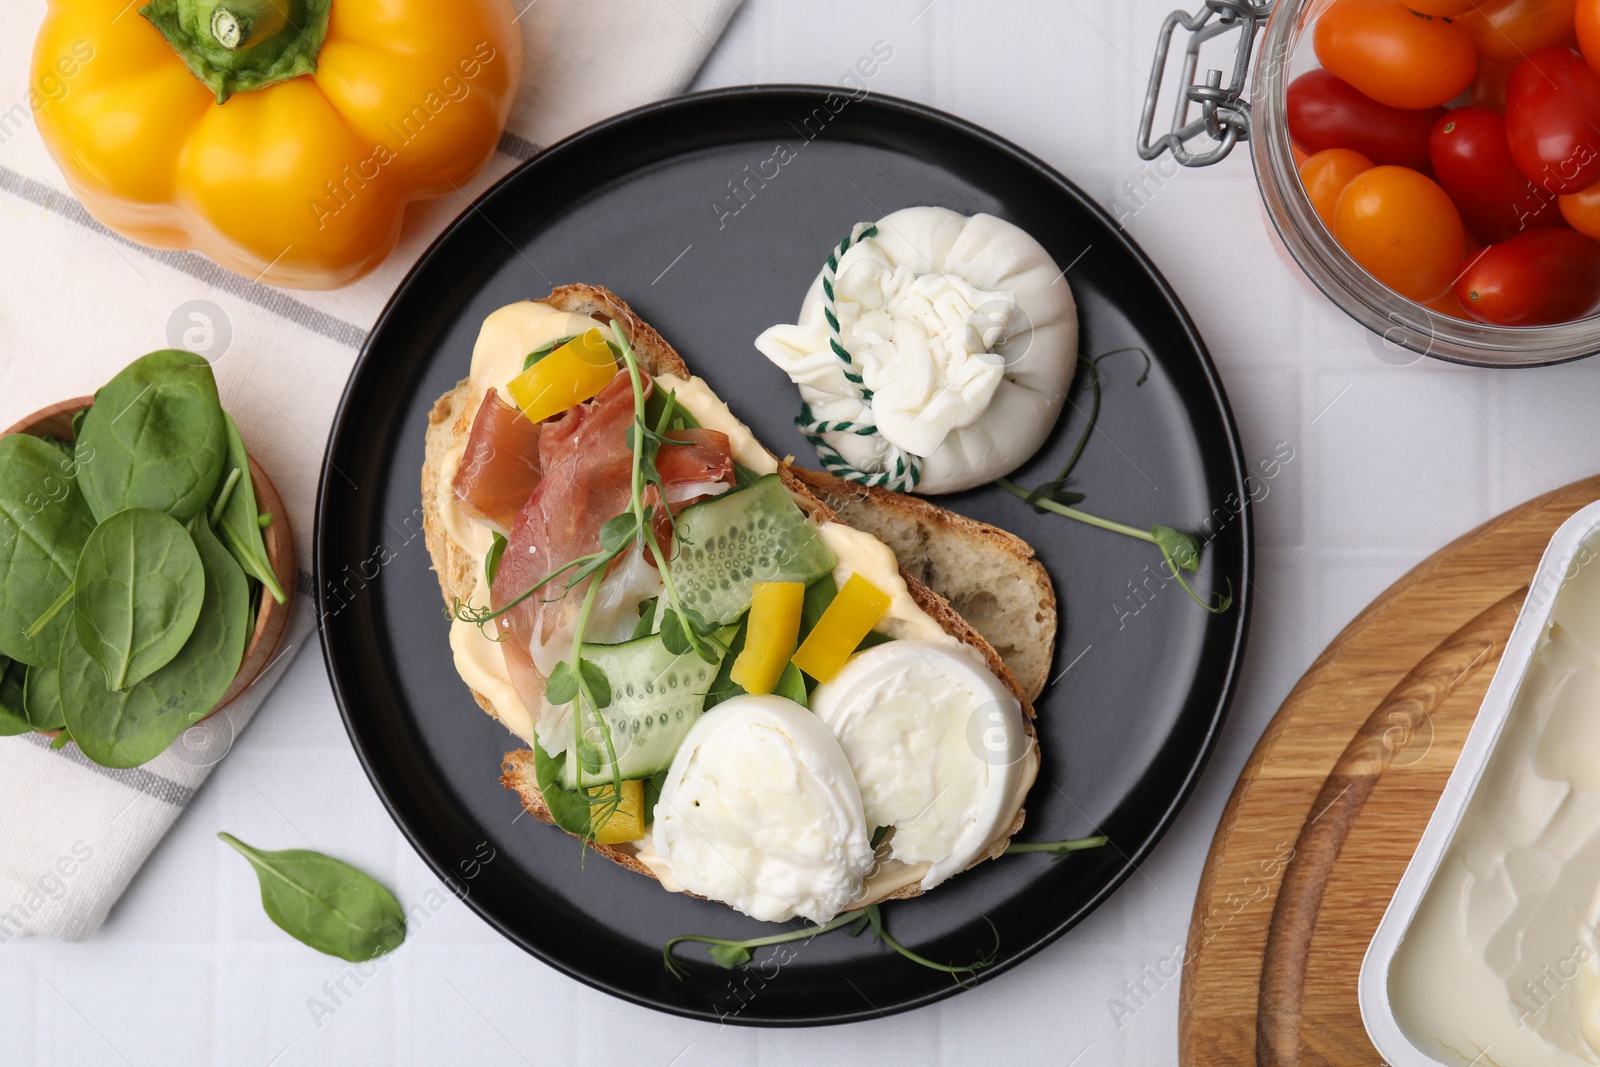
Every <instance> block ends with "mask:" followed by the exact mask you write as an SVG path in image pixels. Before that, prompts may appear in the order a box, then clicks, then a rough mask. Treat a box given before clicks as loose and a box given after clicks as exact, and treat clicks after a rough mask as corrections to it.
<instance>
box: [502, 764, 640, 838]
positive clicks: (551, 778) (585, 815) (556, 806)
mask: <svg viewBox="0 0 1600 1067" xmlns="http://www.w3.org/2000/svg"><path fill="white" fill-rule="evenodd" d="M565 762H566V760H565V757H564V755H563V757H560V758H558V757H555V756H551V755H548V754H546V752H545V750H544V746H542V745H540V744H539V742H538V741H535V742H534V743H533V773H534V778H535V780H536V781H538V783H539V792H540V793H541V794H542V795H543V796H544V803H545V807H547V808H549V809H550V818H551V819H553V820H554V821H555V824H556V825H557V826H559V827H561V828H562V829H563V830H565V831H567V832H568V833H569V834H577V835H578V836H579V837H593V836H594V831H593V830H591V829H590V828H589V811H590V807H591V806H590V804H589V801H588V799H587V798H585V797H582V796H579V795H578V791H577V790H575V789H574V790H570V791H569V790H566V789H563V788H561V768H562V764H563V763H565ZM657 795H658V796H659V795H660V794H659V792H658V794H657Z"/></svg>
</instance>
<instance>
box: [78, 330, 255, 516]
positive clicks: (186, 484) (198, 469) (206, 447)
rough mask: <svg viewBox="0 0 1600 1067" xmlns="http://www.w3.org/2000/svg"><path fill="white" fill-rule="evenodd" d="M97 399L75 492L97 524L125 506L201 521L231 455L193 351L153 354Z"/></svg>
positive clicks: (218, 408)
mask: <svg viewBox="0 0 1600 1067" xmlns="http://www.w3.org/2000/svg"><path fill="white" fill-rule="evenodd" d="M94 396H95V400H94V406H93V407H92V408H90V409H89V413H88V414H87V415H85V416H84V417H83V428H82V429H83V433H82V436H81V437H80V438H79V439H78V450H79V452H80V454H81V455H82V456H83V459H82V460H81V462H80V463H79V464H78V485H79V488H80V489H82V491H83V496H84V499H85V500H87V501H88V502H89V510H90V511H92V512H93V513H94V517H95V518H96V519H97V520H100V521H104V520H105V519H107V518H109V517H110V516H112V515H114V514H116V513H117V512H119V511H121V510H123V509H124V508H130V507H143V508H154V509H155V510H156V511H165V512H166V513H167V514H169V515H171V516H172V517H173V518H175V519H177V520H178V521H179V522H188V521H189V520H190V519H192V518H194V517H195V516H196V515H198V514H200V512H201V511H202V510H203V509H204V508H205V506H206V504H207V502H208V501H210V499H211V493H212V490H214V489H215V488H216V487H217V481H218V480H219V478H220V477H221V475H222V467H223V461H224V460H225V459H226V457H227V452H228V431H227V427H226V424H225V422H224V420H223V416H222V404H221V402H220V401H219V400H218V399H217V382H216V379H215V378H214V377H213V376H212V374H211V364H209V363H207V362H206V361H205V359H204V358H202V357H200V356H197V355H195V354H194V353H193V352H180V351H178V350H176V349H165V350H163V351H160V352H152V353H150V354H149V355H148V356H142V357H140V358H139V359H136V360H134V361H133V362H132V363H131V364H129V365H128V366H127V367H126V368H124V369H123V371H122V372H121V373H120V374H118V375H117V376H116V377H115V378H112V379H111V381H109V382H107V383H106V384H105V386H104V387H102V388H101V389H100V391H99V392H97V393H96V394H95V395H94Z"/></svg>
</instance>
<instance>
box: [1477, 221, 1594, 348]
mask: <svg viewBox="0 0 1600 1067" xmlns="http://www.w3.org/2000/svg"><path fill="white" fill-rule="evenodd" d="M1455 294H1456V298H1457V299H1459V300H1460V301H1461V306H1462V307H1463V308H1465V309H1466V312H1467V314H1468V315H1470V316H1472V317H1473V318H1475V319H1477V320H1478V321H1479V322H1487V323H1490V324H1492V325H1495V326H1548V325H1550V324H1551V323H1556V322H1571V321H1572V320H1573V319H1581V318H1583V317H1584V316H1585V315H1588V314H1590V313H1591V312H1593V311H1594V310H1595V308H1596V307H1600V244H1597V243H1596V242H1594V241H1593V240H1591V239H1589V238H1587V237H1585V236H1584V235H1583V234H1581V233H1574V232H1573V231H1572V230H1568V229H1565V228H1562V229H1550V228H1546V229H1542V230H1529V231H1528V232H1527V233H1522V234H1518V235H1517V236H1515V237H1513V238H1512V239H1511V240H1509V241H1502V242H1501V243H1499V244H1497V245H1490V246H1489V247H1488V248H1485V249H1484V250H1483V251H1482V252H1481V253H1479V254H1478V257H1477V258H1476V259H1474V260H1473V261H1472V262H1471V263H1470V264H1468V266H1467V269H1466V270H1464V271H1462V272H1461V278H1460V279H1459V280H1458V281H1457V282H1456V284H1455Z"/></svg>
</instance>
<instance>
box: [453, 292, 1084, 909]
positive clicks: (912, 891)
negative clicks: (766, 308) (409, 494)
mask: <svg viewBox="0 0 1600 1067" xmlns="http://www.w3.org/2000/svg"><path fill="white" fill-rule="evenodd" d="M541 303H544V304H548V305H550V306H551V307H554V308H556V309H558V310H561V311H567V312H572V313H574V314H579V315H586V316H589V317H591V318H593V319H595V320H596V321H597V322H599V323H602V324H609V322H610V321H611V320H613V319H615V320H616V321H617V322H618V323H620V324H621V325H622V328H623V330H624V331H625V332H626V333H627V335H628V341H629V343H630V345H631V346H632V348H633V350H634V353H635V354H636V355H637V356H638V358H639V363H640V365H641V366H642V367H643V368H644V369H645V370H646V371H648V372H649V373H651V374H671V375H674V376H676V377H679V378H684V379H687V378H689V377H690V376H691V375H690V371H689V368H688V367H687V365H686V364H685V363H684V362H683V360H682V358H681V357H679V355H678V354H677V352H675V351H674V350H673V349H672V347H671V346H670V345H668V344H667V343H666V341H664V340H663V339H662V338H661V336H660V335H659V334H657V333H656V332H655V331H654V330H653V329H651V328H650V327H649V326H648V325H647V324H645V323H644V322H643V321H642V320H640V319H639V317H638V316H637V315H635V314H634V313H633V311H632V310H631V309H630V308H629V307H628V306H627V305H626V304H625V303H623V302H622V300H620V299H619V298H618V297H617V296H616V295H615V294H613V293H611V292H609V291H608V290H606V289H602V288H599V287H597V286H590V285H567V286H561V287H560V288H557V289H555V290H553V291H552V292H551V293H550V295H549V296H547V297H545V298H544V299H543V300H542V301H541ZM481 400H482V397H481V396H479V395H478V394H477V390H476V389H475V388H474V387H473V385H472V383H471V381H470V379H464V380H462V381H461V382H460V383H459V384H458V385H457V386H456V387H455V388H454V389H453V390H451V391H450V392H448V393H446V394H445V395H444V396H442V397H440V398H439V400H438V402H437V403H435V404H434V407H433V410H432V411H431V412H430V413H429V416H428V434H427V449H426V457H425V462H424V466H423V471H422V505H423V531H424V535H425V538H426V541H427V545H428V551H429V554H430V555H431V556H432V558H433V565H434V570H435V571H436V572H437V573H438V575H439V585H440V588H441V591H442V592H443V594H444V599H445V602H446V603H447V604H449V603H453V602H455V601H457V600H461V601H465V600H466V599H467V598H469V597H470V596H471V594H472V592H473V589H474V587H475V586H476V584H477V574H478V567H479V565H480V561H479V560H477V559H476V558H475V557H473V556H472V554H471V553H469V552H467V551H466V550H465V549H463V548H461V546H459V545H457V544H456V543H455V542H454V540H453V539H451V538H450V536H449V535H448V534H447V533H446V531H445V527H444V523H443V520H442V519H441V518H440V515H439V509H440V505H441V501H440V499H439V493H440V489H439V486H440V477H439V474H440V467H441V465H442V463H443V462H444V457H445V455H446V454H447V453H448V452H449V451H450V450H451V449H452V448H453V447H454V446H455V445H457V444H459V443H460V442H461V441H462V439H464V438H465V436H466V435H467V433H468V432H469V431H470V429H471V425H472V419H473V416H474V415H475V414H476V413H477V410H478V405H479V403H480V402H481ZM780 473H781V475H782V477H783V480H784V484H785V485H786V486H788V488H789V489H790V491H791V492H792V493H793V494H794V496H795V498H796V502H797V503H798V504H799V505H800V507H801V509H802V510H803V511H804V512H805V513H806V514H807V515H808V516H810V517H811V518H813V519H814V520H816V521H818V522H828V521H834V520H838V521H844V522H847V523H849V524H850V525H854V526H857V527H858V528H861V529H863V530H865V531H866V532H869V533H873V534H875V535H876V536H879V537H880V538H881V539H883V540H885V541H887V542H888V543H889V544H890V546H891V547H896V542H897V541H898V542H900V543H901V544H902V545H908V546H909V545H913V544H919V545H922V546H923V547H922V548H921V549H920V550H915V551H911V552H909V556H910V559H911V561H912V562H913V564H914V565H915V566H916V567H917V568H918V569H920V570H921V571H922V572H923V573H925V574H927V575H928V576H929V577H930V578H932V579H935V580H936V582H938V583H941V584H944V586H945V588H947V589H949V590H951V592H952V593H953V594H954V595H955V596H956V597H957V598H963V597H964V598H965V599H967V600H968V601H969V602H971V603H973V604H974V605H976V607H977V608H978V609H979V611H980V614H981V615H982V616H983V617H984V618H985V619H986V622H987V624H988V625H989V626H990V627H991V628H992V629H993V631H994V633H995V634H996V635H997V638H998V639H999V640H1001V641H1002V643H1004V644H1005V645H1006V647H1008V648H1009V649H1010V650H1011V653H1012V656H1013V658H1014V659H1015V660H1016V662H1017V663H1018V664H1019V666H1020V667H1021V668H1022V669H1023V670H1024V671H1025V672H1027V676H1028V679H1029V681H1028V684H1026V685H1024V684H1023V683H1022V682H1020V681H1019V680H1018V678H1017V676H1016V675H1015V674H1013V672H1012V670H1011V669H1010V667H1008V666H1007V663H1006V662H1005V660H1004V659H1003V658H1002V657H1001V655H1000V653H999V652H997V651H996V649H995V647H994V645H992V644H991V643H990V642H989V641H988V640H986V639H985V637H984V636H983V634H981V633H980V632H979V630H978V629H976V628H975V627H974V626H973V625H972V624H970V623H969V622H968V620H966V619H965V618H963V617H962V616H961V614H960V613H958V612H957V611H956V609H955V608H954V607H952V606H951V603H950V601H949V600H947V599H946V598H945V597H944V596H941V595H940V594H939V593H938V592H935V591H934V589H933V588H930V586H929V585H928V584H925V583H924V582H923V581H921V580H920V579H919V578H918V576H917V575H916V574H915V573H911V572H910V571H909V570H908V569H907V568H906V567H905V566H904V559H905V557H902V569H901V574H902V576H903V577H904V579H905V582H906V587H907V589H908V590H909V592H910V594H911V597H912V599H913V600H915V601H916V603H917V605H918V606H919V607H921V608H922V609H923V610H924V611H925V612H927V613H928V614H929V615H930V616H931V617H932V618H933V619H934V620H935V621H936V622H937V623H938V624H939V625H940V626H941V627H943V628H944V630H945V631H946V632H947V633H949V634H951V635H952V636H954V637H956V638H957V639H959V640H961V641H962V642H964V643H965V644H967V645H969V646H971V647H972V648H973V649H975V650H976V651H977V652H978V653H979V654H980V655H982V656H983V658H984V661H985V662H986V663H987V665H988V667H989V669H990V670H991V671H992V672H993V673H994V675H995V676H996V677H997V678H999V679H1000V681H1001V683H1002V684H1004V685H1005V686H1006V688H1008V689H1009V690H1011V692H1012V693H1013V694H1014V695H1015V696H1016V697H1017V699H1018V700H1019V701H1020V702H1021V704H1022V710H1023V723H1024V728H1025V729H1026V731H1027V733H1028V735H1029V737H1030V738H1033V739H1035V740H1036V739H1037V738H1036V734H1035V732H1034V726H1033V719H1034V710H1033V705H1032V698H1033V696H1035V695H1036V694H1037V693H1038V691H1039V690H1040V689H1042V688H1043V677H1044V674H1045V672H1047V671H1048V669H1049V663H1050V658H1051V655H1052V653H1053V650H1054V642H1055V632H1056V617H1055V594H1054V591H1053V590H1052V588H1051V586H1050V580H1049V577H1048V576H1047V575H1046V574H1045V572H1044V569H1043V567H1041V566H1040V565H1039V563H1038V561H1037V560H1035V559H1034V558H1033V553H1032V551H1031V550H1030V549H1029V548H1028V546H1027V545H1026V543H1024V542H1023V541H1021V540H1020V539H1018V538H1016V537H1013V536H1012V535H1010V534H1007V533H1005V532H1004V531H1002V530H998V529H995V528H994V527H992V526H987V525H985V524H983V523H979V522H975V521H973V520H971V519H966V518H963V517H961V516H958V515H954V514H951V513H950V512H947V511H945V510H944V509H943V508H940V507H938V506H937V505H934V504H930V503H928V502H927V501H925V500H921V499H918V498H908V497H903V496H901V495H899V494H895V493H887V492H882V491H878V490H873V491H858V487H856V486H853V485H850V484H849V483H847V482H842V481H840V480H838V479H835V478H831V477H830V476H828V475H822V474H817V473H815V472H811V471H801V470H798V469H797V468H794V467H791V466H790V465H789V464H788V463H787V462H785V463H783V464H781V465H780ZM818 492H821V493H824V494H828V495H830V496H831V497H832V499H833V500H834V501H835V502H837V503H838V504H839V505H840V506H841V507H842V508H843V509H844V510H845V511H848V512H849V513H850V514H851V515H853V516H854V517H855V521H851V520H850V519H847V518H844V517H843V516H840V515H836V514H835V512H834V511H833V510H832V509H831V508H830V507H829V505H827V504H825V503H823V501H822V500H820V499H819V498H818V496H817V495H816V494H817V493H818ZM885 534H888V535H889V536H884V535H885ZM936 540H944V541H946V542H947V543H946V544H944V545H941V546H939V547H938V548H933V549H930V548H928V547H927V545H928V544H929V543H931V542H933V541H936ZM1002 578H1003V579H1004V582H1002V583H1001V584H1003V585H1004V586H1005V587H1006V592H1005V594H1004V595H1003V596H1002V595H1000V594H996V595H995V597H994V602H993V603H992V604H991V603H989V602H987V601H984V600H982V599H981V598H979V597H978V595H977V594H978V591H979V588H980V587H979V585H978V584H976V583H978V582H983V581H988V582H991V583H994V582H997V581H1000V580H1001V579H1002ZM1024 590H1025V591H1026V592H1024ZM473 697H474V699H476V700H477V702H478V705H479V706H480V707H482V708H483V709H484V710H485V711H487V712H489V713H490V714H491V715H496V717H498V715H497V714H496V709H495V707H494V705H493V703H492V702H491V701H490V700H489V699H488V698H487V697H485V696H484V695H483V694H481V693H478V692H473ZM1024 758H1026V759H1030V760H1032V761H1034V765H1035V769H1036V768H1037V764H1038V759H1039V755H1038V745H1037V744H1036V743H1035V744H1033V745H1032V746H1030V750H1029V752H1028V754H1027V756H1025V757H1024ZM500 780H501V782H502V784H504V785H505V786H506V788H508V789H512V790H515V791H516V792H517V793H518V795H519V796H520V797H521V800H522V805H523V808H524V809H525V810H526V811H527V812H528V813H529V814H530V815H532V816H533V817H534V818H535V819H538V820H539V821H541V822H545V823H553V822H554V820H553V819H552V818H551V815H550V810H549V807H548V806H547V805H546V804H545V801H544V797H543V795H542V794H541V793H540V791H539V787H538V783H537V778H536V775H535V772H534V756H533V752H532V751H530V750H526V749H524V750H520V751H514V752H508V753H506V756H505V760H504V764H503V766H502V774H501V779H500ZM1024 814H1025V812H1024V811H1022V810H1018V812H1017V814H1016V816H1015V818H1014V819H1013V820H1012V822H1011V825H1010V826H1009V827H1007V828H1006V830H1005V831H1004V832H1003V833H1001V834H999V835H998V836H997V837H996V838H995V839H994V841H992V842H991V843H990V845H989V847H988V848H987V849H985V851H984V852H983V854H982V855H980V856H979V857H978V858H977V859H975V860H974V861H973V862H974V863H978V862H981V861H982V860H984V859H989V858H993V857H995V856H998V855H1000V854H1001V853H1002V852H1004V851H1005V848H1006V845H1007V844H1008V843H1009V841H1010V839H1011V836H1012V835H1013V834H1015V833H1016V832H1017V830H1019V829H1020V828H1021V827H1022V822H1023V818H1024ZM589 847H591V848H593V849H594V850H595V851H596V852H599V853H600V854H601V855H603V856H605V857H606V858H608V859H610V860H613V861H614V862H616V863H618V864H621V865H622V866H624V867H627V868H628V869H629V870H633V871H637V872H639V873H640V874H645V875H650V876H651V877H654V874H653V873H652V872H651V870H650V868H649V867H648V866H646V865H645V864H644V863H642V862H641V861H640V860H639V858H638V856H637V854H636V848H635V847H634V846H633V845H631V844H622V845H603V844H596V843H594V842H590V843H589ZM895 862H896V861H890V864H891V865H892V864H894V863H895ZM901 866H902V867H903V866H904V865H901ZM908 870H909V869H908ZM889 873H890V874H891V875H892V874H893V873H894V872H892V871H891V872H889ZM903 883H904V878H901V879H898V880H896V879H894V878H892V877H890V878H886V879H884V880H882V881H881V882H880V884H883V885H886V886H888V887H889V888H886V889H884V890H883V891H881V892H879V893H878V894H877V895H876V896H873V897H871V898H869V899H866V900H862V901H859V902H857V905H856V906H862V905H864V904H868V903H873V902H875V901H876V900H889V899H897V898H901V897H911V896H917V895H919V894H920V893H921V892H922V889H921V886H920V884H918V882H917V881H916V880H914V879H913V880H911V881H910V882H909V884H903Z"/></svg>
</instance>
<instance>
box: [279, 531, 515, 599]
mask: <svg viewBox="0 0 1600 1067" xmlns="http://www.w3.org/2000/svg"><path fill="white" fill-rule="evenodd" d="M506 543H507V542H506V538H505V535H504V534H500V533H497V534H494V535H493V537H492V538H491V539H490V541H489V554H488V555H486V556H484V557H483V580H484V581H485V582H486V583H487V584H489V585H494V576H495V575H497V574H499V573H500V557H501V556H503V555H505V554H506ZM278 603H280V604H281V603H283V601H282V600H279V601H278Z"/></svg>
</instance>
